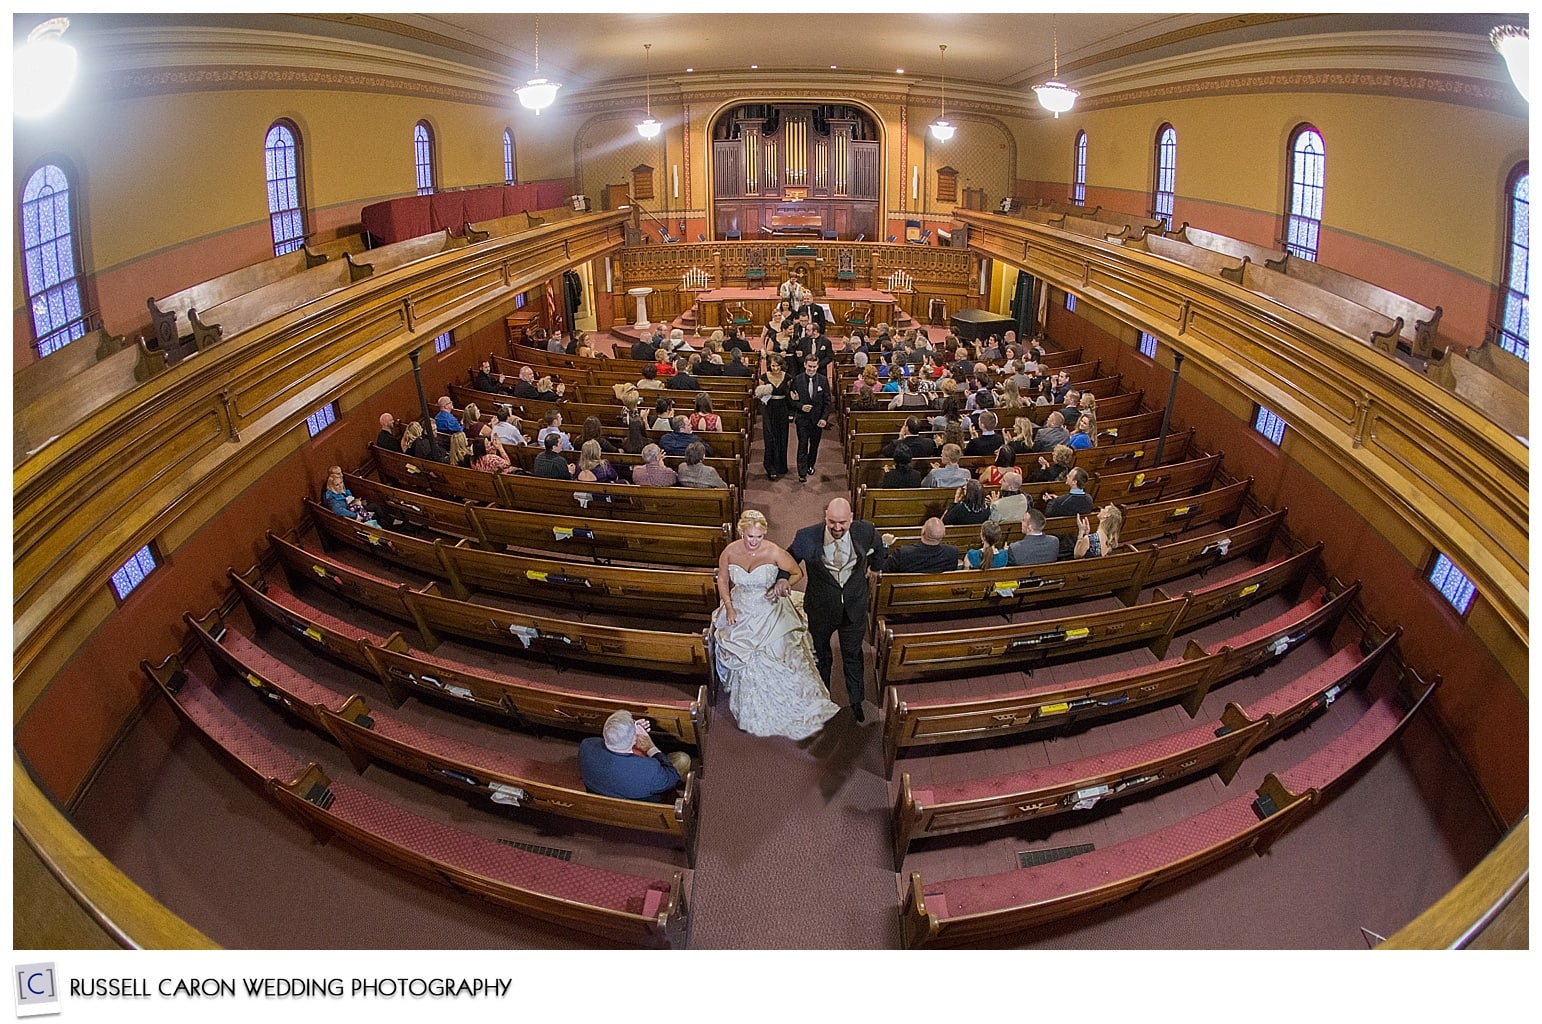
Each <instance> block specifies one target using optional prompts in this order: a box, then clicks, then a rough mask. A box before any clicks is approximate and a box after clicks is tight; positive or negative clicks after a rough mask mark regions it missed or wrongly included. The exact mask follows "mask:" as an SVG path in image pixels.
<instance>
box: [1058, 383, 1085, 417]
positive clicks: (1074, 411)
mask: <svg viewBox="0 0 1542 1024" xmlns="http://www.w3.org/2000/svg"><path fill="white" fill-rule="evenodd" d="M1081 402H1082V393H1081V392H1080V391H1078V390H1076V389H1075V388H1072V389H1071V390H1069V391H1067V392H1066V393H1065V408H1064V409H1061V410H1060V418H1061V419H1063V420H1065V422H1066V424H1067V425H1070V424H1073V423H1075V422H1076V421H1077V419H1078V418H1080V416H1081V414H1082V410H1081Z"/></svg>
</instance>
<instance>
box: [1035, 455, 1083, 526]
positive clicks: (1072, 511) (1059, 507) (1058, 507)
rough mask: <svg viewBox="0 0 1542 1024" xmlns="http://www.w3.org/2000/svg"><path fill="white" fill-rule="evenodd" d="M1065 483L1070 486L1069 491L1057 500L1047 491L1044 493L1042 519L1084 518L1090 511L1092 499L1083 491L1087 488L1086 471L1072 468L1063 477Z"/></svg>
mask: <svg viewBox="0 0 1542 1024" xmlns="http://www.w3.org/2000/svg"><path fill="white" fill-rule="evenodd" d="M1065 482H1066V483H1068V484H1070V485H1071V490H1070V491H1069V492H1068V493H1066V494H1062V495H1061V496H1060V497H1058V498H1057V497H1055V496H1054V495H1053V494H1051V493H1050V492H1048V491H1045V492H1044V502H1045V504H1044V518H1046V519H1055V518H1057V517H1060V516H1084V515H1087V514H1088V513H1090V512H1091V511H1092V498H1091V496H1090V495H1088V494H1087V492H1086V491H1085V490H1084V488H1085V487H1086V486H1087V471H1086V470H1085V469H1083V468H1081V467H1080V466H1072V467H1071V471H1070V472H1069V473H1067V474H1066V475H1065Z"/></svg>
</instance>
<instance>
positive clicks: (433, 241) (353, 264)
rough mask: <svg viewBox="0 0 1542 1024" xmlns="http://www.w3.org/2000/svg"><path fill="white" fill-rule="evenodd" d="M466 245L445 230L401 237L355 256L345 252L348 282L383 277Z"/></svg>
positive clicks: (464, 240)
mask: <svg viewBox="0 0 1542 1024" xmlns="http://www.w3.org/2000/svg"><path fill="white" fill-rule="evenodd" d="M467 244H469V243H468V240H467V239H465V238H457V237H455V236H454V235H452V234H450V229H449V228H445V229H444V230H442V231H435V232H432V233H431V234H427V235H419V236H418V237H416V238H404V239H402V240H401V241H400V242H392V243H390V244H389V245H382V246H379V247H377V248H374V249H366V250H364V251H363V252H361V253H359V254H357V255H355V254H353V253H344V254H343V261H344V262H345V263H347V264H348V272H349V275H350V279H351V280H354V281H361V280H363V279H364V278H366V277H370V276H372V275H374V274H384V273H386V272H387V271H391V270H395V269H396V268H397V267H404V266H406V265H407V264H409V263H416V262H417V261H418V260H426V259H428V258H429V257H430V256H437V255H439V254H440V253H442V252H449V251H450V250H452V249H460V248H462V247H464V246H466V245H467Z"/></svg>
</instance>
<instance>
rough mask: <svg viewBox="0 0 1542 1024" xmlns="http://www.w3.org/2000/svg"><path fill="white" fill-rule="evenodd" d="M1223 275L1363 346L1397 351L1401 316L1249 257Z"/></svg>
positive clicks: (1401, 326)
mask: <svg viewBox="0 0 1542 1024" xmlns="http://www.w3.org/2000/svg"><path fill="white" fill-rule="evenodd" d="M1222 276H1223V277H1225V278H1226V279H1227V280H1229V281H1231V282H1232V283H1233V284H1237V285H1241V286H1242V287H1243V288H1246V289H1247V290H1248V291H1250V292H1256V293H1257V294H1259V295H1262V296H1264V297H1266V298H1270V299H1273V300H1274V301H1275V302H1278V303H1279V304H1280V305H1282V306H1285V307H1286V308H1288V309H1292V310H1294V311H1296V312H1297V313H1300V314H1301V315H1303V316H1307V317H1310V318H1311V319H1312V320H1314V321H1316V322H1317V323H1320V324H1323V325H1324V326H1327V327H1331V328H1333V329H1334V330H1336V331H1338V332H1340V333H1341V334H1344V335H1347V336H1348V337H1351V338H1354V339H1355V340H1356V341H1358V342H1360V343H1361V344H1362V345H1369V346H1370V347H1371V348H1373V349H1375V350H1376V351H1378V352H1380V353H1382V354H1383V355H1387V356H1395V355H1396V354H1397V342H1398V338H1399V337H1400V336H1401V335H1402V333H1403V327H1404V324H1403V318H1402V317H1389V316H1387V315H1386V314H1384V313H1379V312H1377V311H1376V310H1373V309H1367V308H1366V307H1364V306H1362V305H1360V304H1359V303H1358V302H1355V301H1354V300H1352V299H1346V298H1344V297H1343V296H1342V295H1337V294H1335V293H1333V292H1330V291H1324V290H1323V289H1322V288H1319V287H1317V286H1316V285H1313V284H1309V283H1307V282H1305V281H1302V280H1300V279H1299V278H1294V277H1289V276H1287V275H1285V274H1282V273H1280V272H1279V271H1277V270H1270V269H1269V268H1268V267H1265V266H1262V265H1260V264H1257V263H1253V262H1251V261H1250V260H1246V259H1244V260H1243V266H1242V270H1241V272H1240V273H1238V274H1236V275H1231V274H1223V275H1222Z"/></svg>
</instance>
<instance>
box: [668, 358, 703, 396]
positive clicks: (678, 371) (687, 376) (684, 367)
mask: <svg viewBox="0 0 1542 1024" xmlns="http://www.w3.org/2000/svg"><path fill="white" fill-rule="evenodd" d="M664 386H665V387H666V388H669V389H670V390H671V391H700V390H701V381H699V380H697V379H696V375H695V374H693V373H691V369H690V363H689V361H688V360H687V359H686V358H685V357H684V356H681V357H679V358H678V359H676V360H675V375H674V376H673V377H671V378H669V381H668V383H666V384H665V385H664Z"/></svg>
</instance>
